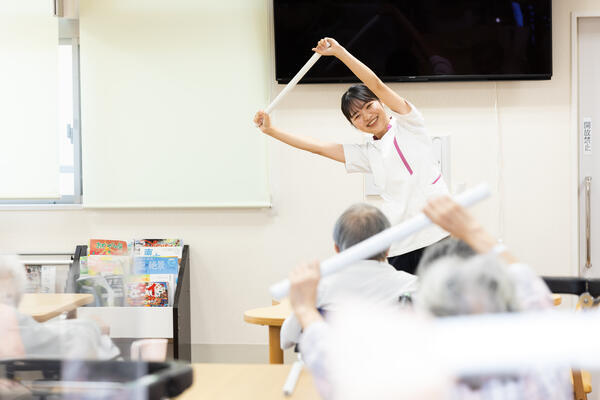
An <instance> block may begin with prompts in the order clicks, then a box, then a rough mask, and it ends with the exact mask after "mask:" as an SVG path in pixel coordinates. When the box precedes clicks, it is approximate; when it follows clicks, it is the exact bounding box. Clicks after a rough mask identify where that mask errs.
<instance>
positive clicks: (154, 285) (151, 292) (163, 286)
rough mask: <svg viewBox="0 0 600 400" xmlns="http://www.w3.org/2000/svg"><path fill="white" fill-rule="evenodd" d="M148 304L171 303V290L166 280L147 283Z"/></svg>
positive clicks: (160, 304) (151, 305) (152, 305)
mask: <svg viewBox="0 0 600 400" xmlns="http://www.w3.org/2000/svg"><path fill="white" fill-rule="evenodd" d="M145 297H146V306H148V307H166V306H168V305H169V292H168V289H167V283H166V282H148V283H146V296H145Z"/></svg>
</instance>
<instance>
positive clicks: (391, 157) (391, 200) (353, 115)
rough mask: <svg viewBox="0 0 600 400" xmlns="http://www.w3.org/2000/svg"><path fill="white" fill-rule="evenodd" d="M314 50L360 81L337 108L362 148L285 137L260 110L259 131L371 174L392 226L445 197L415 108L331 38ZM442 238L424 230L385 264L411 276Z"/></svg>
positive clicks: (398, 247)
mask: <svg viewBox="0 0 600 400" xmlns="http://www.w3.org/2000/svg"><path fill="white" fill-rule="evenodd" d="M313 50H314V51H315V52H316V53H318V54H321V55H323V56H334V57H337V58H338V59H339V60H340V61H342V62H343V63H344V64H345V65H346V66H347V67H348V68H349V69H350V70H351V71H352V72H353V73H354V74H355V75H356V76H357V77H358V78H359V79H360V80H361V81H362V82H363V83H362V84H358V85H354V86H351V87H350V88H349V89H348V90H347V91H346V92H345V93H344V94H343V95H342V100H341V109H342V113H343V114H344V116H345V117H346V118H347V119H348V121H349V122H350V123H351V124H352V125H353V126H354V127H355V128H356V129H358V130H360V131H361V132H364V133H366V134H368V135H369V139H368V140H367V143H365V144H361V145H359V144H340V143H331V142H323V141H320V140H318V139H313V138H309V137H304V136H297V135H293V134H290V133H286V132H283V131H280V130H278V129H276V128H275V127H273V126H272V125H271V121H270V117H269V114H267V113H266V112H264V111H259V112H257V113H256V115H255V117H254V123H255V124H256V125H257V126H258V127H259V129H260V130H261V131H262V132H263V133H265V134H267V135H269V136H271V137H273V138H275V139H277V140H280V141H282V142H284V143H286V144H288V145H290V146H293V147H296V148H298V149H301V150H306V151H310V152H312V153H315V154H319V155H321V156H324V157H327V158H330V159H332V160H335V161H339V162H342V163H344V164H345V166H346V170H347V171H348V172H350V173H351V172H362V173H372V174H373V177H374V181H375V185H376V186H378V187H379V189H381V193H382V194H381V197H382V198H383V200H384V204H383V206H382V210H383V211H384V213H385V214H386V215H387V217H388V218H389V220H390V221H391V223H392V225H395V224H398V223H401V222H403V221H405V220H406V219H408V218H410V217H413V216H414V215H416V214H417V213H419V212H420V211H421V209H422V208H423V206H424V205H425V203H426V202H427V200H428V199H429V198H431V197H433V196H435V195H439V194H448V187H447V186H446V183H445V182H444V179H443V177H442V176H441V171H440V170H439V167H438V166H437V164H436V163H435V160H434V155H433V149H432V144H431V139H430V138H429V137H428V136H427V132H426V129H425V124H424V120H423V116H422V115H421V113H420V112H419V111H418V110H417V109H416V108H415V106H414V105H412V104H411V103H410V102H408V101H407V100H405V99H404V98H403V97H401V96H399V95H398V94H397V93H396V92H394V91H393V90H392V89H391V88H390V87H388V86H387V85H386V84H384V83H383V82H382V81H381V79H379V78H378V77H377V76H376V75H375V73H373V71H371V69H369V68H368V67H367V66H366V65H364V64H363V63H361V62H360V61H359V60H358V59H356V58H355V57H354V56H353V55H352V54H350V53H349V52H348V51H347V50H346V49H345V48H344V47H342V46H341V45H340V44H339V43H338V42H337V41H335V40H334V39H331V38H324V39H321V40H320V41H319V43H318V44H317V46H316V47H315V48H314V49H313ZM447 235H448V234H447V233H446V232H444V231H443V230H441V229H440V228H438V227H431V228H429V229H425V230H423V231H421V232H420V233H418V234H416V235H413V236H411V237H409V238H407V239H405V240H404V241H402V242H400V243H395V244H394V245H393V246H392V247H391V249H390V254H389V256H390V258H389V259H388V260H389V262H390V263H391V264H392V265H393V266H394V267H395V268H396V269H399V270H403V271H407V272H410V273H414V271H415V268H416V266H417V264H418V262H419V259H420V257H421V254H422V252H423V250H424V249H425V248H426V247H427V246H429V245H431V244H434V243H436V242H438V241H439V240H441V239H443V238H444V237H446V236H447Z"/></svg>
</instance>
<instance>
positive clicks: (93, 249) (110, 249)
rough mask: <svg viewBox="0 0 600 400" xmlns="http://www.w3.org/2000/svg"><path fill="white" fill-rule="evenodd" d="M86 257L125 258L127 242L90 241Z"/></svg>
mask: <svg viewBox="0 0 600 400" xmlns="http://www.w3.org/2000/svg"><path fill="white" fill-rule="evenodd" d="M88 255H90V256H91V255H113V256H126V255H127V242H125V241H123V240H104V239H90V245H89V247H88Z"/></svg>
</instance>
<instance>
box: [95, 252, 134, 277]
mask: <svg viewBox="0 0 600 400" xmlns="http://www.w3.org/2000/svg"><path fill="white" fill-rule="evenodd" d="M130 260H131V258H130V257H129V256H100V255H91V256H88V257H87V273H88V274H90V275H99V274H118V275H123V274H126V273H129V271H130V269H131V268H130V265H131V261H130Z"/></svg>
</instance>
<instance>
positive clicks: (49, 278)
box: [40, 265, 56, 293]
mask: <svg viewBox="0 0 600 400" xmlns="http://www.w3.org/2000/svg"><path fill="white" fill-rule="evenodd" d="M40 292H41V293H56V266H55V265H42V273H41V288H40Z"/></svg>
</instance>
